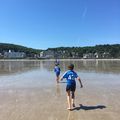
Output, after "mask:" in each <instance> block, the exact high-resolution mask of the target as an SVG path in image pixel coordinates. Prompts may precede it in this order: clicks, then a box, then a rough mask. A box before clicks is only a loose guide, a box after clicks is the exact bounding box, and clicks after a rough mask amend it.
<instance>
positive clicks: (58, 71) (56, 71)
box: [54, 66, 60, 74]
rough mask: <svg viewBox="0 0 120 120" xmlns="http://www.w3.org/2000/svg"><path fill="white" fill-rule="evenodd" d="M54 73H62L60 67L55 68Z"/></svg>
mask: <svg viewBox="0 0 120 120" xmlns="http://www.w3.org/2000/svg"><path fill="white" fill-rule="evenodd" d="M54 72H55V73H57V74H58V73H60V68H59V67H58V66H55V68H54Z"/></svg>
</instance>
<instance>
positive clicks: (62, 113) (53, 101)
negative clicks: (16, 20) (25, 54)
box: [0, 60, 120, 120]
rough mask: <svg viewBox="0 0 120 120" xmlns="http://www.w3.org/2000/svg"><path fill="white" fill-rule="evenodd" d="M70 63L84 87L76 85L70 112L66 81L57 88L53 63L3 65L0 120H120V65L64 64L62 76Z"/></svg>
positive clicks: (0, 63) (96, 62) (0, 68)
mask: <svg viewBox="0 0 120 120" xmlns="http://www.w3.org/2000/svg"><path fill="white" fill-rule="evenodd" d="M69 63H74V65H75V71H76V72H77V73H78V75H79V76H80V77H81V80H82V82H83V85H84V87H83V89H80V87H79V84H78V82H77V89H76V107H77V108H76V109H75V110H74V111H71V112H69V111H67V110H66V107H67V103H66V93H65V86H66V84H65V80H64V81H63V82H62V83H60V84H58V85H57V84H56V81H55V74H54V72H53V68H54V61H52V60H49V61H0V120H61V118H62V119H63V120H80V119H81V120H96V119H97V120H101V119H103V120H119V119H120V115H119V113H120V108H119V106H120V103H119V101H120V95H119V93H120V61H119V60H113V61H112V60H103V61H101V60H65V61H64V60H61V61H60V68H61V72H62V73H64V72H65V71H66V70H67V66H68V64H69ZM62 73H61V74H62ZM79 104H82V107H80V105H79ZM100 106H103V109H102V108H100Z"/></svg>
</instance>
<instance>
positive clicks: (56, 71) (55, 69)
mask: <svg viewBox="0 0 120 120" xmlns="http://www.w3.org/2000/svg"><path fill="white" fill-rule="evenodd" d="M58 65H59V64H58V63H55V67H54V72H55V74H56V81H57V83H59V76H60V67H59V66H58Z"/></svg>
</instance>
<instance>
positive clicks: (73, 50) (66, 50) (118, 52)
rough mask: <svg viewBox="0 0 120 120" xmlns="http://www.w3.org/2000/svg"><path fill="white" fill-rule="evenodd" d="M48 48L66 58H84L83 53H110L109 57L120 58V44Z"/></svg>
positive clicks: (57, 55)
mask: <svg viewBox="0 0 120 120" xmlns="http://www.w3.org/2000/svg"><path fill="white" fill-rule="evenodd" d="M47 50H51V51H54V53H55V54H56V57H59V55H62V56H65V58H72V57H74V56H75V57H76V58H82V57H83V54H89V53H91V54H95V53H97V54H101V55H102V54H106V53H107V54H109V58H120V44H113V45H109V44H105V45H96V46H87V47H58V48H48V49H47Z"/></svg>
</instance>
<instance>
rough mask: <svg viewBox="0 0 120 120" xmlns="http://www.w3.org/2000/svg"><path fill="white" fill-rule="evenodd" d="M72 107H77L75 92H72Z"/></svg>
mask: <svg viewBox="0 0 120 120" xmlns="http://www.w3.org/2000/svg"><path fill="white" fill-rule="evenodd" d="M71 94H72V106H73V107H75V92H74V91H72V93H71Z"/></svg>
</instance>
